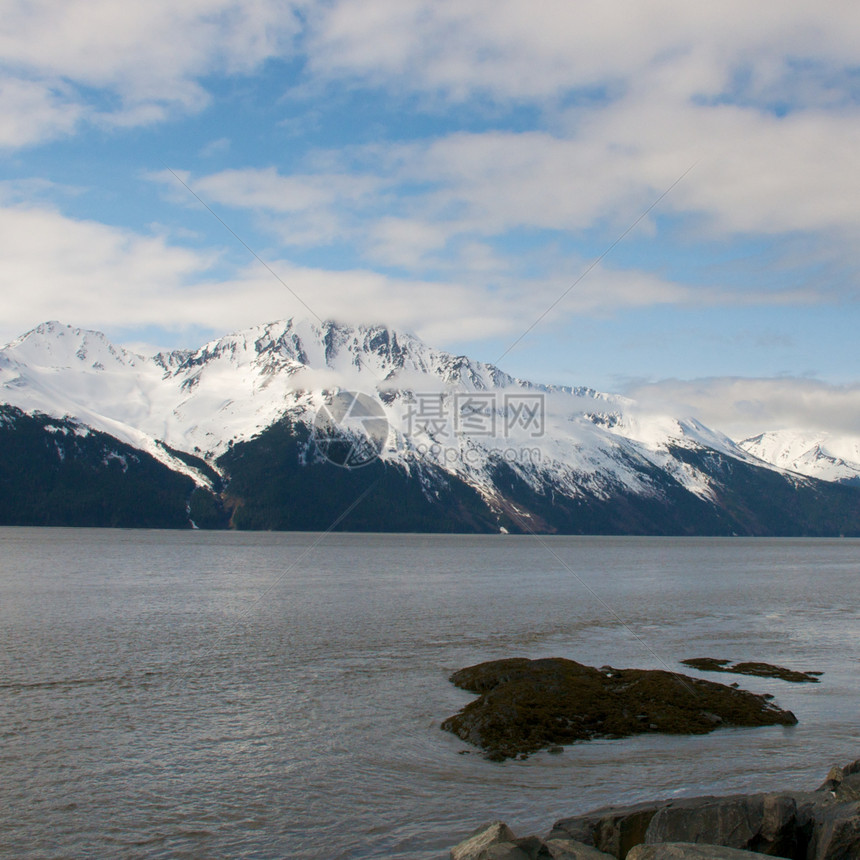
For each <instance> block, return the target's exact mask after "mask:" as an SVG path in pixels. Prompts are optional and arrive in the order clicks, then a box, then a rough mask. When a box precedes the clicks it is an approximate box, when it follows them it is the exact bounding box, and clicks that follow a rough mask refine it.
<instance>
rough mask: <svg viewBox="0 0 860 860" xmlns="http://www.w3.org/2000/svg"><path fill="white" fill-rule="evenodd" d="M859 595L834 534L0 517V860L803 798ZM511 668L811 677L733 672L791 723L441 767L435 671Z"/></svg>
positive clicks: (398, 841) (357, 850)
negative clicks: (547, 533) (764, 797)
mask: <svg viewBox="0 0 860 860" xmlns="http://www.w3.org/2000/svg"><path fill="white" fill-rule="evenodd" d="M858 581H860V542H857V541H850V540H840V541H820V540H744V539H719V540H711V539H669V540H666V539H640V538H551V539H546V540H535V539H530V538H522V537H502V536H491V537H441V536H440V537H436V536H434V537H422V536H393V535H381V536H367V535H329V536H326V537H323V538H321V537H320V536H317V535H306V534H235V533H202V532H145V531H102V530H64V529H0V738H2V743H0V853H2V856H4V857H15V858H35V857H39V858H42V857H45V858H48V857H84V856H86V857H195V858H202V857H235V856H240V855H241V856H245V857H284V858H287V857H289V858H368V857H409V858H443V857H446V856H447V850H448V848H449V847H450V846H451V845H452V844H454V843H455V842H457V841H459V840H460V839H461V838H463V837H464V836H465V835H466V834H467V832H468V831H470V830H471V829H473V828H474V827H475V826H477V825H478V824H480V823H481V822H483V821H485V820H487V819H490V818H503V819H504V820H506V821H508V823H509V824H511V826H512V827H513V828H514V829H515V831H517V832H518V833H520V834H521V835H525V834H526V833H529V832H545V831H546V830H547V829H548V828H549V827H550V825H551V824H552V822H553V821H554V820H555V819H556V818H559V817H562V816H564V815H570V814H572V813H576V812H580V811H585V810H586V809H588V808H591V807H593V806H596V805H599V804H603V803H606V802H610V801H616V800H617V801H636V800H640V799H646V798H652V797H656V796H667V795H670V794H691V793H700V792H706V791H707V792H728V791H733V790H765V789H774V788H781V787H786V786H798V787H800V786H809V787H815V786H817V785H818V783H820V782H821V780H822V779H823V777H824V774H825V773H826V771H827V770H828V768H829V766H830V765H831V764H832V763H835V762H840V763H845V762H846V761H849V760H853V759H855V758H860V738H858V734H860V721H859V720H858V717H860V689H858V684H857V669H856V667H857V665H858V661H860V624H858V615H860V606H858V601H857V597H856V595H857V586H858ZM515 655H521V656H526V657H542V656H563V657H570V658H573V659H576V660H579V661H581V662H585V663H590V664H593V665H598V666H599V665H603V664H606V663H609V664H613V665H616V666H640V667H652V668H658V667H661V666H663V665H668V666H671V667H673V668H674V667H676V666H677V661H678V660H681V659H683V658H685V657H695V656H715V657H725V658H732V659H753V660H765V661H768V662H774V663H779V664H782V665H787V666H791V667H795V668H801V669H817V670H822V671H824V672H825V673H826V674H825V675H824V677H823V679H822V683H821V684H820V685H792V684H786V683H784V682H780V681H768V680H763V679H755V678H749V679H746V678H738V679H737V680H739V681H740V682H741V683H742V686H746V687H748V688H750V689H754V690H756V691H759V692H771V693H774V694H775V695H776V698H777V701H778V702H779V703H780V704H781V705H783V706H784V707H788V708H791V709H792V710H793V711H794V712H795V713H796V714H797V716H798V718H799V720H800V724H799V725H798V726H797V727H795V728H793V729H785V728H779V727H777V728H765V729H748V730H724V731H721V732H716V733H714V734H712V735H709V736H707V737H703V738H702V737H698V738H672V737H648V738H637V739H629V740H622V741H603V742H595V743H590V744H582V745H578V746H575V747H569V748H567V750H566V751H565V753H564V754H563V755H560V756H551V755H546V754H541V755H538V756H535V757H533V758H531V759H529V760H528V761H525V762H519V761H517V762H507V763H505V764H502V765H499V764H492V763H489V762H487V761H485V760H483V759H482V758H480V757H479V756H478V755H459V754H458V753H460V751H461V750H464V749H466V747H465V745H464V744H462V743H461V742H460V741H459V740H457V739H456V738H454V737H453V736H450V735H448V734H447V733H444V732H442V731H440V729H439V723H440V722H441V721H442V720H443V719H444V718H445V717H446V716H449V715H450V714H452V713H454V712H455V711H456V710H458V709H459V707H461V706H462V704H464V703H465V702H466V701H468V700H469V699H470V698H471V697H470V696H468V695H467V694H465V693H463V692H461V691H459V690H457V689H455V688H454V687H453V686H452V685H450V684H449V683H448V681H447V676H448V675H449V674H450V673H451V672H452V671H453V670H455V669H458V668H460V667H462V666H466V665H469V664H471V663H475V662H478V661H482V660H489V659H494V658H499V657H507V656H515ZM703 677H711V678H715V679H716V680H720V679H723V680H725V681H726V682H728V681H730V680H733V676H703Z"/></svg>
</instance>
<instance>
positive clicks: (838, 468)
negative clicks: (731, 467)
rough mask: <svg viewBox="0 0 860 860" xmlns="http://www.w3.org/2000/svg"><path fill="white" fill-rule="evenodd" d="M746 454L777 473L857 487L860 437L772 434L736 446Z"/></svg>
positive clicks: (786, 432) (793, 431)
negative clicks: (787, 473) (783, 471)
mask: <svg viewBox="0 0 860 860" xmlns="http://www.w3.org/2000/svg"><path fill="white" fill-rule="evenodd" d="M739 445H740V447H741V448H743V449H744V450H745V451H747V452H749V453H750V454H752V455H753V456H754V457H758V458H759V459H760V460H764V461H765V462H767V463H771V464H772V465H774V466H777V467H778V468H780V469H786V470H787V471H790V472H797V473H799V474H801V475H807V476H809V477H811V478H820V479H821V480H823V481H841V482H844V483H847V482H852V483H857V484H860V437H858V436H837V435H833V434H830V433H810V432H809V431H805V430H774V431H771V432H768V433H761V434H759V435H758V436H752V437H751V438H749V439H744V440H743V441H742V442H740V443H739Z"/></svg>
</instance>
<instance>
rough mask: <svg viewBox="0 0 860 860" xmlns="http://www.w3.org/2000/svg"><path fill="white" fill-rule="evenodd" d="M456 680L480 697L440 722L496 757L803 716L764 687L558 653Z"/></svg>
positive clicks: (490, 666)
mask: <svg viewBox="0 0 860 860" xmlns="http://www.w3.org/2000/svg"><path fill="white" fill-rule="evenodd" d="M450 680H451V681H452V683H454V684H456V685H457V686H458V687H461V688H462V689H464V690H468V691H469V692H472V693H477V694H479V696H480V698H478V699H477V700H475V701H474V702H471V703H469V704H468V705H466V706H465V707H464V708H463V709H462V710H461V711H460V713H458V714H456V715H454V716H453V717H449V718H448V719H447V720H445V721H444V722H443V723H442V728H443V729H445V730H446V731H449V732H453V733H454V734H455V735H457V736H458V737H460V738H462V739H463V740H464V741H467V742H468V743H470V744H473V745H474V746H476V747H479V748H480V749H482V750H483V751H484V752H485V754H486V756H487V758H489V759H492V760H495V761H502V760H504V759H508V758H515V757H518V756H519V757H521V758H523V757H526V756H528V755H530V754H531V753H534V752H537V751H538V750H541V749H546V748H550V747H556V746H559V745H565V744H571V743H575V742H576V741H585V740H590V739H592V738H623V737H629V736H631V735H636V734H643V733H647V732H659V733H664V734H682V735H698V734H706V733H707V732H711V731H714V729H717V728H721V727H725V726H771V725H784V726H793V725H795V724H796V723H797V718H796V717H795V716H794V714H792V713H791V711H785V710H782V709H780V708H778V707H777V706H776V705H774V704H773V703H772V702H771V701H770V697H769V696H766V695H757V694H755V693H750V692H748V691H747V690H740V689H736V688H733V687H729V686H726V685H724V684H718V683H716V682H714V681H705V680H702V679H700V678H690V677H688V676H686V675H679V674H677V673H674V672H666V671H662V670H654V669H614V668H612V667H610V666H604V667H603V668H601V669H596V668H594V667H592V666H585V665H583V664H581V663H577V662H575V661H573V660H566V659H563V658H560V657H552V658H547V659H542V660H527V659H524V658H513V659H507V660H494V661H491V662H488V663H481V664H479V665H477V666H470V667H468V668H466V669H461V670H460V671H458V672H455V673H454V674H453V675H452V676H451V679H450Z"/></svg>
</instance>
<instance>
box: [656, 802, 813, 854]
mask: <svg viewBox="0 0 860 860" xmlns="http://www.w3.org/2000/svg"><path fill="white" fill-rule="evenodd" d="M797 824H798V815H797V801H796V800H795V798H794V797H792V796H790V795H788V794H753V795H735V796H729V797H701V798H692V799H690V800H680V801H676V802H672V803H670V804H667V805H666V806H664V807H663V808H662V809H660V810H658V811H657V812H656V813H655V814H654V817H653V818H652V819H651V822H650V824H649V825H648V831H647V833H646V834H645V839H644V840H642V841H643V842H645V843H647V844H649V845H653V844H657V843H661V842H703V843H707V844H713V845H722V846H724V847H726V848H738V849H744V850H746V851H758V852H760V853H763V854H769V855H771V856H776V857H789V858H791V857H795V856H797V854H798V849H799V848H800V847H801V846H800V845H799V839H798V834H797V829H798V828H797Z"/></svg>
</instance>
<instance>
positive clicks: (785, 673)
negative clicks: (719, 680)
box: [681, 657, 822, 684]
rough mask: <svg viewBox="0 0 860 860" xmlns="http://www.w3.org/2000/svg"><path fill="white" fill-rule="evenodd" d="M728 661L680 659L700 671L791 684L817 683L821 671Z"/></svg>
mask: <svg viewBox="0 0 860 860" xmlns="http://www.w3.org/2000/svg"><path fill="white" fill-rule="evenodd" d="M730 662H731V661H730V660H718V659H716V658H715V657H694V658H692V659H690V660H682V661H681V663H682V664H683V665H684V666H689V667H690V668H691V669H698V670H699V671H700V672H729V673H730V674H733V675H754V676H755V677H757V678H778V679H779V680H780V681H790V682H791V683H792V684H817V683H818V679H819V676H820V675H821V674H822V673H821V672H798V671H797V670H796V669H786V668H784V667H783V666H773V665H772V664H770V663H754V662H750V661H747V662H744V663H735V664H734V666H730V665H729V663H730Z"/></svg>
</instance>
